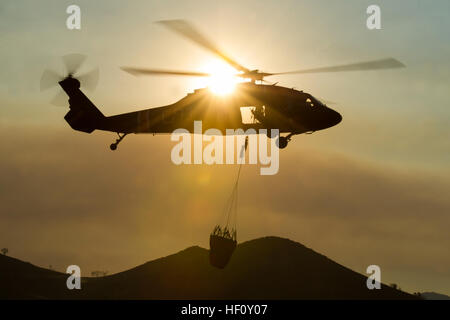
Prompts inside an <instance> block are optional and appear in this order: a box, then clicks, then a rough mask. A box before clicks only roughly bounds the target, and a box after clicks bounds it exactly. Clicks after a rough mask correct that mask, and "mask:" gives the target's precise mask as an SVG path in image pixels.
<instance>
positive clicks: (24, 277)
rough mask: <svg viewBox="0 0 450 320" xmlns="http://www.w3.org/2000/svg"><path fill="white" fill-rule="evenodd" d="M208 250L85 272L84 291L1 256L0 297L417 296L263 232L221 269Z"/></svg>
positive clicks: (195, 249)
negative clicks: (95, 274)
mask: <svg viewBox="0 0 450 320" xmlns="http://www.w3.org/2000/svg"><path fill="white" fill-rule="evenodd" d="M208 254H209V251H208V250H206V249H203V248H200V247H190V248H187V249H185V250H183V251H181V252H178V253H176V254H173V255H170V256H167V257H164V258H160V259H157V260H153V261H150V262H147V263H145V264H143V265H140V266H138V267H136V268H133V269H130V270H127V271H124V272H120V273H117V274H113V275H110V276H107V277H102V278H83V281H82V290H72V291H69V290H67V289H66V287H65V285H66V284H65V282H66V279H67V275H65V274H61V273H57V272H53V271H50V270H46V269H41V268H38V267H34V266H32V265H30V264H27V263H24V262H21V261H19V260H16V259H12V258H9V257H1V259H0V281H1V282H0V283H2V286H1V289H0V297H9V298H11V297H14V298H25V299H27V298H56V299H57V298H74V299H80V298H81V299H416V297H414V296H412V295H409V294H407V293H405V292H402V291H399V290H395V289H393V288H391V287H389V286H385V285H382V289H381V290H368V289H367V287H366V279H367V278H366V276H364V275H361V274H359V273H356V272H354V271H352V270H350V269H348V268H346V267H344V266H342V265H339V264H337V263H335V262H333V261H332V260H330V259H328V258H327V257H325V256H323V255H321V254H318V253H316V252H314V251H313V250H311V249H309V248H307V247H305V246H303V245H301V244H299V243H296V242H293V241H290V240H287V239H282V238H277V237H265V238H259V239H255V240H251V241H247V242H244V243H241V244H239V245H238V246H237V248H236V251H235V253H234V255H233V257H232V259H231V261H230V263H229V265H228V266H227V267H226V268H225V269H223V270H221V269H216V268H214V267H211V266H210V265H209V260H208ZM5 270H6V271H7V272H6V273H3V271H5ZM30 279H31V280H32V281H31V283H32V285H31V286H30V285H28V284H29V283H30ZM4 282H6V283H7V286H6V287H5V286H4ZM22 286H24V287H22Z"/></svg>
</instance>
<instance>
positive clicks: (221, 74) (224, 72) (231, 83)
mask: <svg viewBox="0 0 450 320" xmlns="http://www.w3.org/2000/svg"><path fill="white" fill-rule="evenodd" d="M204 70H205V72H208V73H210V74H211V75H212V76H211V77H208V78H206V79H205V80H206V83H205V85H206V86H207V87H208V88H209V89H210V90H211V91H212V92H213V93H214V94H217V95H227V94H230V93H232V92H233V90H234V87H235V86H236V83H238V82H240V79H239V78H238V77H236V74H237V72H236V70H235V69H233V68H232V67H231V66H229V65H227V64H226V63H224V62H221V61H219V60H214V61H212V62H211V63H209V64H207V65H206V66H205V68H204Z"/></svg>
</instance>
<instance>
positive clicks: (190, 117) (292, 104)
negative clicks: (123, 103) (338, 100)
mask: <svg viewBox="0 0 450 320" xmlns="http://www.w3.org/2000/svg"><path fill="white" fill-rule="evenodd" d="M59 84H60V85H61V87H62V88H63V90H64V91H65V92H66V93H67V95H68V96H69V107H70V111H69V112H68V113H67V114H66V116H65V117H64V118H65V119H66V121H67V122H68V123H69V124H70V126H71V127H72V128H73V129H75V130H78V131H83V132H87V133H91V132H93V131H94V130H104V131H112V132H116V133H118V134H119V135H120V134H123V135H122V136H121V137H119V139H118V140H117V141H116V143H115V144H112V145H111V149H113V150H115V148H117V144H118V143H119V142H120V141H121V140H122V139H123V137H124V136H125V135H127V134H130V133H153V134H170V133H172V132H173V131H175V130H176V129H186V130H187V131H189V132H191V133H194V122H195V121H201V122H202V130H203V132H202V133H204V132H205V131H206V130H208V129H217V130H219V131H220V132H221V134H226V130H227V129H233V130H237V129H243V130H244V132H246V134H247V131H248V129H255V133H257V132H259V130H260V129H267V131H268V132H271V129H278V130H279V132H280V133H289V135H288V137H280V139H281V140H282V141H281V148H284V147H285V146H286V145H287V142H288V141H289V140H290V137H291V136H292V135H295V134H301V133H306V132H314V131H318V130H323V129H326V128H329V127H332V126H334V125H336V124H338V123H339V122H340V121H341V120H342V117H341V115H340V114H339V113H338V112H336V111H334V110H332V109H330V108H328V107H327V106H326V105H325V104H323V103H322V102H320V101H319V100H318V99H316V98H315V97H313V96H312V95H310V94H309V93H306V92H303V91H298V90H295V89H290V88H285V87H280V86H275V85H263V84H255V83H252V82H244V83H240V84H238V85H237V86H236V88H235V91H234V92H233V93H232V94H230V95H227V96H218V95H215V94H213V93H212V92H211V91H210V90H209V89H208V88H203V89H197V90H195V91H194V92H193V93H190V94H188V95H187V96H186V97H184V98H182V99H181V100H179V101H178V102H176V103H174V104H171V105H167V106H163V107H157V108H151V109H146V110H140V111H134V112H129V113H124V114H118V115H114V116H109V117H106V116H104V115H103V114H102V113H101V112H100V110H98V109H97V107H96V106H95V105H94V104H93V103H92V102H91V101H90V100H89V99H88V98H87V97H86V96H85V95H84V93H83V92H82V91H81V90H80V83H79V81H78V80H77V79H75V78H72V77H67V78H66V79H64V80H62V81H60V82H59Z"/></svg>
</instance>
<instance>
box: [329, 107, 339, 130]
mask: <svg viewBox="0 0 450 320" xmlns="http://www.w3.org/2000/svg"><path fill="white" fill-rule="evenodd" d="M329 119H330V124H331V126H330V127H332V126H335V125H337V124H338V123H340V122H341V121H342V116H341V114H340V113H339V112H337V111H334V110H332V112H331V114H330V117H329Z"/></svg>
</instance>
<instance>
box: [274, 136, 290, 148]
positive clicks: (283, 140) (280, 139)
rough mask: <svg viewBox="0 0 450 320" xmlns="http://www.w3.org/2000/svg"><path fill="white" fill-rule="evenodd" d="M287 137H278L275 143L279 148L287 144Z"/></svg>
mask: <svg viewBox="0 0 450 320" xmlns="http://www.w3.org/2000/svg"><path fill="white" fill-rule="evenodd" d="M288 141H289V140H288V138H286V137H278V139H277V141H276V144H277V147H278V148H279V149H284V148H286V147H287V145H288Z"/></svg>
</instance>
